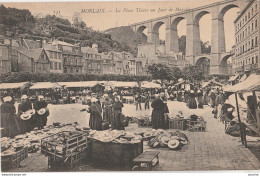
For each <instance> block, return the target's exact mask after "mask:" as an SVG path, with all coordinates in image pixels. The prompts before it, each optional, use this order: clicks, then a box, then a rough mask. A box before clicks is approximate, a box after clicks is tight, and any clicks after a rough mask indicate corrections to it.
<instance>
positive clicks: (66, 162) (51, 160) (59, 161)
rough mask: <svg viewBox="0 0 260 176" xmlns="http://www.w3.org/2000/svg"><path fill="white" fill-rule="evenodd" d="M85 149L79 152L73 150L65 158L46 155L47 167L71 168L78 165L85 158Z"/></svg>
mask: <svg viewBox="0 0 260 176" xmlns="http://www.w3.org/2000/svg"><path fill="white" fill-rule="evenodd" d="M86 151H87V149H84V150H82V151H80V152H75V153H73V154H71V155H70V156H68V157H67V158H59V157H54V156H49V157H48V168H49V169H50V170H60V171H64V170H71V169H73V168H75V167H79V166H80V165H81V164H82V162H83V161H84V159H85V156H86Z"/></svg>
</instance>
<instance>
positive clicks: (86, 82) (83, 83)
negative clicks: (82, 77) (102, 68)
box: [58, 81, 99, 88]
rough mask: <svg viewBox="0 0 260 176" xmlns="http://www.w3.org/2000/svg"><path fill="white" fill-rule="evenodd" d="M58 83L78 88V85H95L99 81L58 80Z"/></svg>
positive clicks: (66, 86)
mask: <svg viewBox="0 0 260 176" xmlns="http://www.w3.org/2000/svg"><path fill="white" fill-rule="evenodd" d="M58 84H59V85H62V86H65V88H76V87H94V86H95V85H97V84H99V83H98V81H80V82H58Z"/></svg>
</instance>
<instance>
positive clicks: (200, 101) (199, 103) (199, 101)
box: [197, 90, 203, 109]
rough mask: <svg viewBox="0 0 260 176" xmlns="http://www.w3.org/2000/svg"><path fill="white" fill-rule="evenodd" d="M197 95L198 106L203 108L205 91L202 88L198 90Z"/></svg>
mask: <svg viewBox="0 0 260 176" xmlns="http://www.w3.org/2000/svg"><path fill="white" fill-rule="evenodd" d="M197 97H198V108H200V109H203V92H202V90H198V92H197Z"/></svg>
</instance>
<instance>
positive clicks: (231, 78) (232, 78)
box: [228, 74, 239, 82]
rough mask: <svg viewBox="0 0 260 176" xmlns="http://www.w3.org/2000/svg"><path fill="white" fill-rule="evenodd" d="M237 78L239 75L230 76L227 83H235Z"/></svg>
mask: <svg viewBox="0 0 260 176" xmlns="http://www.w3.org/2000/svg"><path fill="white" fill-rule="evenodd" d="M238 77H239V74H236V75H234V76H231V77H230V78H229V80H228V82H232V81H235V80H236V79H237V78H238Z"/></svg>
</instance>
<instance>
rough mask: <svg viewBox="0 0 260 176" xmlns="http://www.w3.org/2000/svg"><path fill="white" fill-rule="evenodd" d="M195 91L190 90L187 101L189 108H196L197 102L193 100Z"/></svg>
mask: <svg viewBox="0 0 260 176" xmlns="http://www.w3.org/2000/svg"><path fill="white" fill-rule="evenodd" d="M195 97H196V95H195V93H194V91H193V90H191V91H190V102H189V108H190V109H197V102H196V100H195Z"/></svg>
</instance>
